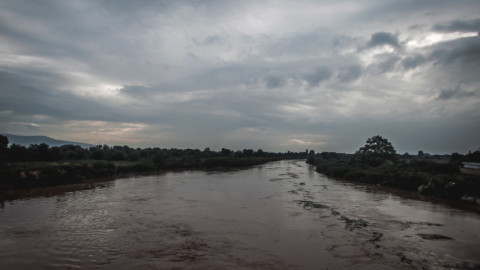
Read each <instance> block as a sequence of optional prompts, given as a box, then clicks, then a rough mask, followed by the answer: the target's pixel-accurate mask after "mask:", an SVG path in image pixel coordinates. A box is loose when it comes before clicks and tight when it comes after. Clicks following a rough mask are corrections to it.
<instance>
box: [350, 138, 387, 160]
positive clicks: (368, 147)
mask: <svg viewBox="0 0 480 270" xmlns="http://www.w3.org/2000/svg"><path fill="white" fill-rule="evenodd" d="M357 154H361V155H373V156H378V157H384V158H388V157H394V156H395V154H396V151H395V148H393V146H392V144H391V143H390V142H389V141H388V140H387V139H385V138H383V137H382V136H380V135H376V136H373V137H371V138H368V139H367V143H366V144H365V146H363V147H360V149H358V151H357Z"/></svg>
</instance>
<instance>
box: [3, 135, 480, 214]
mask: <svg viewBox="0 0 480 270" xmlns="http://www.w3.org/2000/svg"><path fill="white" fill-rule="evenodd" d="M0 144H1V145H0V202H2V201H6V200H12V199H15V198H18V197H28V194H35V193H36V192H37V191H35V189H42V190H43V191H38V192H40V193H42V192H44V193H46V194H49V193H51V192H54V191H53V190H54V189H53V188H52V187H59V186H62V187H61V188H59V190H60V192H62V191H61V190H65V191H68V190H70V189H73V190H75V189H83V188H88V187H91V186H94V185H95V182H96V181H95V180H107V179H109V178H111V179H114V178H115V177H121V176H125V175H131V174H142V173H155V172H160V171H162V172H163V171H167V170H224V169H229V168H241V167H247V166H253V165H258V164H263V163H266V162H270V161H277V160H285V159H306V160H307V161H306V162H307V163H308V164H310V165H313V166H315V168H316V171H317V172H319V173H322V174H324V175H326V176H328V177H331V178H334V179H339V180H347V181H352V182H360V183H368V184H374V185H379V186H387V187H394V188H400V189H403V190H408V191H412V192H415V193H418V194H424V195H430V196H434V197H438V198H441V199H447V200H452V201H458V202H462V203H466V204H470V205H475V206H477V207H478V205H479V204H480V175H478V174H477V175H471V174H463V173H462V172H461V169H460V167H461V163H462V162H480V152H479V151H476V152H474V153H469V154H467V155H461V154H457V153H453V154H451V155H441V156H440V155H433V156H432V155H428V154H424V153H423V152H422V151H419V153H418V155H409V154H408V153H405V154H403V155H399V154H397V153H396V152H395V149H394V148H393V146H392V145H391V143H390V142H388V140H386V139H384V138H382V137H381V136H374V137H372V138H369V139H368V140H367V143H366V145H365V146H363V147H361V148H360V149H359V150H358V151H357V152H356V153H355V154H345V153H336V152H322V153H317V154H315V152H314V151H313V150H310V151H308V150H306V151H305V152H290V151H289V152H287V153H269V152H264V151H262V150H261V149H259V150H256V151H254V150H252V149H244V150H242V151H232V150H230V149H226V148H222V149H221V150H220V151H212V150H210V149H209V148H205V149H204V150H203V151H202V150H198V149H176V148H171V149H164V148H163V149H162V148H145V149H140V148H136V149H134V148H130V147H128V146H113V147H110V146H108V145H98V146H94V147H90V148H83V147H81V146H78V145H63V146H53V147H50V146H49V145H47V144H39V145H37V144H34V145H30V146H29V147H25V146H21V145H16V144H12V145H10V146H8V139H7V138H6V137H4V136H0ZM97 182H98V181H97ZM68 185H70V186H68ZM72 185H77V186H76V187H72ZM22 194H23V195H22Z"/></svg>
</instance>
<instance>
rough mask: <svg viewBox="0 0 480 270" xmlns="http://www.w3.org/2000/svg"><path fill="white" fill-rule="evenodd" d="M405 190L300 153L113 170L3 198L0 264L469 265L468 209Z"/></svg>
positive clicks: (475, 263) (478, 241) (479, 232)
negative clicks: (211, 164)
mask: <svg viewBox="0 0 480 270" xmlns="http://www.w3.org/2000/svg"><path fill="white" fill-rule="evenodd" d="M410 195H411V194H410ZM410 195H409V193H405V192H402V191H395V190H388V189H382V188H377V187H374V186H368V185H359V184H352V183H348V182H344V181H337V180H333V179H328V178H327V177H325V176H323V175H321V174H319V173H317V172H315V171H314V168H313V167H311V166H310V165H308V164H306V163H305V162H304V161H301V160H293V161H278V162H271V163H267V164H264V165H259V166H254V167H251V168H248V169H241V170H230V171H214V172H212V171H210V172H205V171H181V172H165V173H162V174H156V175H149V176H132V177H125V178H119V179H116V180H113V181H107V182H99V183H97V184H96V185H95V187H94V188H92V189H88V190H79V191H74V192H68V193H64V194H61V195H56V196H51V197H37V198H29V199H23V200H15V201H11V202H7V203H5V204H3V205H2V208H0V269H480V215H478V214H476V213H473V212H468V211H464V210H459V209H455V208H452V207H449V206H448V205H447V204H444V203H441V202H436V201H429V200H424V199H418V198H416V197H415V196H413V197H412V196H410Z"/></svg>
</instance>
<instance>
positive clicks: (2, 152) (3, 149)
mask: <svg viewBox="0 0 480 270" xmlns="http://www.w3.org/2000/svg"><path fill="white" fill-rule="evenodd" d="M7 151H8V137H7V136H3V135H0V163H3V162H5V160H6V159H7Z"/></svg>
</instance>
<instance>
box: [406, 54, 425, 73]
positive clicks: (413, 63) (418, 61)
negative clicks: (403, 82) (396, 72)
mask: <svg viewBox="0 0 480 270" xmlns="http://www.w3.org/2000/svg"><path fill="white" fill-rule="evenodd" d="M426 62H427V58H426V57H425V56H423V55H421V54H416V55H413V56H408V57H406V58H404V59H403V60H402V66H403V68H404V69H406V70H409V69H414V68H416V67H418V66H421V65H423V64H424V63H426Z"/></svg>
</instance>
